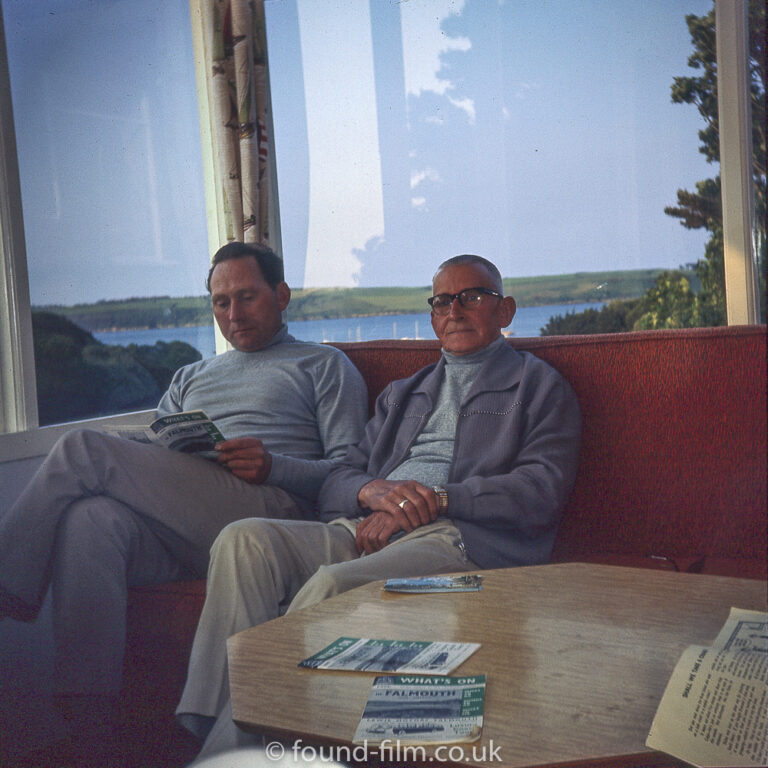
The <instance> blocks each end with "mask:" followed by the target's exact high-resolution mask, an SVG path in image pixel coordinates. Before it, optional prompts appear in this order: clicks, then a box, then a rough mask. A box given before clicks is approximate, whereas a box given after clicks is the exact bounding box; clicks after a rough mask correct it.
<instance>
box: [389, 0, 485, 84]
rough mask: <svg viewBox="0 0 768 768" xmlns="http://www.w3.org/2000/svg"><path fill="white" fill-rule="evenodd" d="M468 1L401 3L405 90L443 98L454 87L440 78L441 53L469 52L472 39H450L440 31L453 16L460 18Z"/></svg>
mask: <svg viewBox="0 0 768 768" xmlns="http://www.w3.org/2000/svg"><path fill="white" fill-rule="evenodd" d="M465 4H466V0H418V2H407V3H401V5H400V9H401V24H402V35H403V59H404V64H405V90H406V93H407V94H409V95H410V94H412V95H414V96H418V95H419V94H420V93H422V92H423V91H431V92H433V93H437V94H439V95H440V96H443V95H444V94H445V93H446V92H447V91H449V90H451V89H452V88H453V84H452V83H451V82H450V80H443V79H441V78H440V77H438V72H439V70H440V54H442V53H445V52H447V51H468V50H469V49H470V48H471V47H472V43H471V41H470V40H469V38H466V37H450V36H448V35H446V34H445V32H443V31H442V30H441V28H440V25H441V22H442V21H443V20H444V19H447V18H448V17H449V16H458V15H459V14H460V13H461V12H462V10H463V9H464V5H465Z"/></svg>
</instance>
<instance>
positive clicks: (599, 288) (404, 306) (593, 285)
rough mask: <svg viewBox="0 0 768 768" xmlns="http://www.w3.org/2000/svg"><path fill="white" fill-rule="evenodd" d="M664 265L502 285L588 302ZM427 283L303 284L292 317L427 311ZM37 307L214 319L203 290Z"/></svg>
mask: <svg viewBox="0 0 768 768" xmlns="http://www.w3.org/2000/svg"><path fill="white" fill-rule="evenodd" d="M663 271H664V270H663V269H637V270H617V271H605V272H576V273H573V274H567V275H547V276H541V277H527V278H516V279H510V278H504V290H505V292H506V293H509V294H511V295H513V296H514V297H515V299H516V300H517V302H518V304H519V305H520V306H521V307H545V306H552V305H556V304H557V305H570V304H590V303H600V302H606V301H612V300H614V299H632V298H637V297H639V296H642V295H643V294H645V293H646V291H647V290H648V289H649V288H650V287H651V285H652V284H653V281H654V279H655V278H656V277H657V276H658V275H659V274H660V273H661V272H663ZM428 292H429V288H428V287H426V286H417V287H388V288H338V289H332V288H311V289H307V288H302V289H297V290H294V291H293V292H292V297H291V304H290V310H289V320H292V321H294V322H295V321H310V320H314V321H320V320H334V319H346V318H349V319H354V318H366V317H377V316H387V315H405V314H414V315H415V314H424V313H425V312H428V311H429V310H428V308H427V306H426V298H427V295H428ZM32 310H33V311H34V312H52V313H54V314H57V315H63V316H64V317H66V318H67V319H68V320H70V321H71V322H73V323H75V324H76V325H78V326H79V327H81V328H83V329H85V330H87V331H90V332H92V333H110V332H115V331H131V330H135V331H141V330H151V329H168V328H192V327H195V326H205V325H210V324H212V322H213V318H212V317H211V308H210V299H209V297H208V296H207V295H205V296H181V297H171V296H150V297H146V298H129V299H118V300H114V301H107V300H102V301H98V302H94V303H92V304H77V305H72V306H63V305H45V306H33V307H32Z"/></svg>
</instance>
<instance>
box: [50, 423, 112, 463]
mask: <svg viewBox="0 0 768 768" xmlns="http://www.w3.org/2000/svg"><path fill="white" fill-rule="evenodd" d="M109 439H114V438H113V437H112V436H110V435H105V434H104V433H103V432H97V431H96V430H95V429H71V430H69V431H68V432H65V433H64V434H63V435H62V436H61V437H60V438H59V439H58V440H57V441H56V442H55V443H54V445H53V448H51V453H50V455H51V456H54V455H60V456H63V457H65V458H67V459H69V460H77V459H78V458H81V459H85V460H87V458H89V457H91V456H92V455H93V453H94V451H95V452H97V453H100V452H101V451H103V450H104V448H103V445H104V443H105V441H106V440H109Z"/></svg>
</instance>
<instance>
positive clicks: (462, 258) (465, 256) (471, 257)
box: [432, 253, 504, 293]
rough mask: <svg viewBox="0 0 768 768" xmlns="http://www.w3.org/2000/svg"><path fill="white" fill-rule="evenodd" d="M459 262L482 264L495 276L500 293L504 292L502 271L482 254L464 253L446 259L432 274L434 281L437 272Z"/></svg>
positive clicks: (494, 280) (494, 279)
mask: <svg viewBox="0 0 768 768" xmlns="http://www.w3.org/2000/svg"><path fill="white" fill-rule="evenodd" d="M457 264H480V266H482V267H485V269H486V270H487V271H488V274H490V276H491V277H492V278H493V282H494V283H496V290H497V291H498V292H499V293H504V284H503V281H502V279H501V272H499V268H498V267H497V266H496V265H495V264H494V263H493V262H491V261H488V259H484V258H483V257H482V256H475V254H473V253H462V254H461V255H459V256H452V257H451V258H450V259H446V260H445V261H444V262H443V263H442V264H441V265H440V266H439V267H438V268H437V272H435V274H434V275H433V276H432V280H433V282H434V279H435V277H437V273H438V272H440V271H441V270H443V269H446V268H447V267H453V266H455V265H457Z"/></svg>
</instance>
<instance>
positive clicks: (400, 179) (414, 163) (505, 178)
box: [266, 0, 719, 336]
mask: <svg viewBox="0 0 768 768" xmlns="http://www.w3.org/2000/svg"><path fill="white" fill-rule="evenodd" d="M712 8H713V3H712V1H711V0H673V1H670V0H649V2H644V3H637V2H635V0H592V1H585V2H579V3H574V2H571V0H555V2H548V3H541V2H538V0H508V1H507V2H486V1H485V0H459V1H456V0H413V1H412V2H408V3H387V2H370V3H361V2H357V0H328V2H323V3H315V2H312V0H281V1H280V2H271V1H270V0H268V2H267V4H266V9H267V23H268V39H269V56H270V72H271V75H270V77H271V86H272V87H271V90H272V102H273V110H274V121H275V140H276V145H277V146H276V149H277V167H278V180H279V190H280V213H281V221H282V240H283V251H284V258H285V262H286V273H287V277H288V280H289V282H290V283H291V284H292V286H294V287H301V286H304V287H307V288H312V289H314V288H318V287H321V286H363V287H367V286H393V285H409V286H426V285H428V284H429V282H430V278H431V275H432V271H433V269H434V267H435V266H436V264H437V263H438V262H439V261H440V260H442V259H443V258H446V257H449V256H451V255H454V254H457V253H464V252H470V253H479V254H481V255H484V256H487V257H488V258H490V259H492V260H493V261H495V262H496V263H497V264H498V265H499V267H500V269H501V271H502V273H503V275H504V276H506V277H510V278H532V277H534V276H542V275H544V276H547V275H562V274H568V273H581V272H584V273H598V275H599V273H601V272H603V271H607V270H651V269H653V270H659V271H660V270H678V268H680V267H686V266H687V265H691V264H694V263H696V262H697V261H699V260H700V259H703V258H705V246H706V244H707V242H708V241H709V240H710V237H711V231H710V230H708V229H707V228H706V227H700V228H687V227H685V226H681V220H680V218H679V217H675V216H674V215H671V214H670V212H669V211H665V209H670V208H674V207H675V206H676V205H677V204H678V190H693V191H696V185H697V183H698V182H701V181H703V180H706V179H714V178H716V177H717V176H718V173H719V167H718V160H717V156H715V157H709V158H708V157H707V156H706V155H705V154H704V153H703V152H702V151H700V144H701V140H700V138H699V132H700V131H704V130H706V129H707V119H706V118H707V116H706V115H702V114H701V113H700V111H699V110H698V109H697V108H696V105H695V104H691V103H684V102H682V101H678V102H677V103H676V102H675V101H673V98H672V86H673V83H674V81H675V78H676V77H679V76H689V75H690V76H701V75H702V74H703V70H698V71H697V70H696V69H691V68H690V67H689V65H688V59H689V57H690V56H691V55H692V54H694V52H695V46H694V42H693V41H692V30H691V29H690V28H689V23H688V22H687V19H686V17H687V16H688V15H694V16H697V17H700V18H705V17H706V16H707V14H709V13H710V12H711V10H712ZM703 23H704V24H705V26H706V23H705V22H703ZM711 29H712V36H713V37H712V39H713V40H714V26H712V28H711ZM713 55H714V51H713ZM713 104H714V108H715V110H716V101H714V102H713ZM598 275H596V276H595V279H594V280H592V281H591V283H589V280H588V279H587V282H588V283H589V290H588V291H587V295H585V291H584V289H583V286H582V289H581V292H580V293H579V295H573V296H570V297H568V296H564V297H561V298H562V301H556V300H551V301H549V302H548V303H549V304H561V303H563V301H569V300H574V301H576V300H581V301H601V300H603V301H604V300H607V299H611V298H613V297H615V296H616V295H620V294H617V293H616V291H617V290H618V289H619V284H621V283H622V277H621V276H619V275H615V276H614V275H612V276H611V277H610V279H608V280H603V279H601V278H600V277H599V276H598ZM665 280H666V282H664V281H660V282H658V284H656V285H654V284H653V276H652V275H646V282H645V284H644V286H643V287H642V288H641V289H637V288H633V289H632V290H634V295H635V296H641V295H643V294H644V293H645V291H646V290H647V289H649V288H651V287H653V288H654V290H656V291H657V292H659V291H662V292H663V291H667V293H668V294H669V295H673V296H675V295H677V294H681V295H685V291H686V290H688V288H687V286H688V287H690V288H691V289H692V290H697V289H698V288H699V285H698V278H697V276H696V274H695V273H693V272H692V271H691V270H685V271H684V272H683V273H682V274H680V275H675V274H673V275H672V276H671V277H667V278H665ZM676 281H677V282H676ZM523 282H524V281H518V283H517V285H518V286H519V290H522V288H523ZM512 285H513V287H512V289H511V291H512V293H515V287H514V286H515V282H514V281H513V283H512ZM630 293H631V291H630ZM425 295H426V294H425ZM666 298H669V296H666ZM534 301H536V302H537V303H541V302H542V301H543V302H544V303H547V300H546V299H541V298H539V299H534ZM518 304H519V305H520V307H521V310H520V314H519V316H518V319H517V320H516V321H515V323H513V330H514V332H516V333H519V330H518V327H517V324H518V322H519V321H520V320H522V319H524V315H525V311H526V310H527V309H528V308H529V306H528V305H527V303H526V300H523V301H519V302H518ZM596 306H597V305H596ZM289 312H290V309H289ZM646 314H647V313H646ZM289 316H290V314H289ZM644 322H645V323H646V325H645V327H654V326H653V318H651V317H646V318H645V321H644ZM409 327H410V326H409ZM420 328H421V329H422V333H423V335H427V336H428V335H429V333H430V331H429V328H428V325H426V324H425V323H422V324H421V325H420ZM524 333H525V335H528V334H529V333H530V330H529V327H528V326H526V327H525V329H524ZM535 333H536V334H537V333H538V329H536V331H535Z"/></svg>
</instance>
